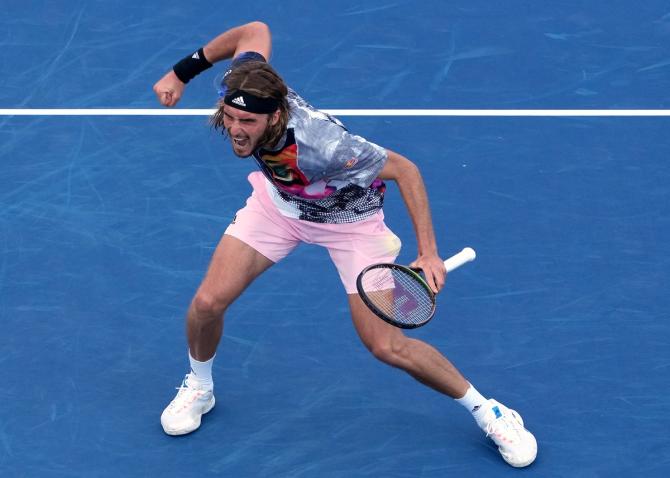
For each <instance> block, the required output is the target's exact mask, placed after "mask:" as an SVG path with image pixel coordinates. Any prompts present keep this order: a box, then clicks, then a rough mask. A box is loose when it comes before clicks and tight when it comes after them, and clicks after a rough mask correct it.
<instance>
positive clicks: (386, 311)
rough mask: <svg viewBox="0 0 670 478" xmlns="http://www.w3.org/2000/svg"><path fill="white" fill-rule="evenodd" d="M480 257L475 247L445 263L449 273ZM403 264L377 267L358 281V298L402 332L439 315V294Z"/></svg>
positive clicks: (364, 273)
mask: <svg viewBox="0 0 670 478" xmlns="http://www.w3.org/2000/svg"><path fill="white" fill-rule="evenodd" d="M475 257H477V255H476V254H475V251H474V250H473V249H472V248H471V247H466V248H465V249H463V250H462V251H461V252H459V253H458V254H456V255H454V256H452V257H450V258H449V259H447V260H446V261H444V267H445V268H446V269H447V272H451V271H453V270H454V269H456V268H458V267H460V266H462V265H463V264H465V263H466V262H470V261H473V260H474V259H475ZM418 271H419V270H418V269H412V268H410V267H407V266H401V265H399V264H373V265H371V266H368V267H366V268H365V269H363V270H362V271H361V273H360V274H359V275H358V278H357V279H356V288H357V289H358V294H359V295H360V296H361V299H363V302H364V303H365V305H367V306H368V308H369V309H370V310H371V311H372V312H374V313H375V315H377V316H378V317H379V318H380V319H382V320H384V321H386V322H388V323H389V324H391V325H395V326H396V327H400V328H402V329H415V328H417V327H421V326H422V325H425V324H427V323H428V321H429V320H430V319H432V318H433V315H435V293H434V292H433V291H432V290H431V288H430V286H429V285H428V283H427V282H426V281H425V280H424V278H423V277H422V276H421V274H419V272H418Z"/></svg>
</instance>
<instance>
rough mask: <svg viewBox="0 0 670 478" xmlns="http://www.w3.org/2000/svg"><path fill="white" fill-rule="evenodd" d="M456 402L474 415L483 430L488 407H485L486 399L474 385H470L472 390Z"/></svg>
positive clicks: (469, 389)
mask: <svg viewBox="0 0 670 478" xmlns="http://www.w3.org/2000/svg"><path fill="white" fill-rule="evenodd" d="M456 401H457V402H458V403H460V404H461V405H463V406H464V407H465V408H466V409H467V410H468V411H469V412H470V413H472V416H473V418H474V419H475V421H476V422H477V425H479V427H480V428H483V425H484V423H483V419H484V415H485V414H486V410H487V409H486V407H484V405H485V404H486V398H484V397H483V396H482V394H481V393H479V392H478V391H477V389H476V388H475V387H473V386H472V384H470V388H468V391H467V392H465V395H463V397H461V398H457V399H456Z"/></svg>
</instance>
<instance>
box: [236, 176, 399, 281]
mask: <svg viewBox="0 0 670 478" xmlns="http://www.w3.org/2000/svg"><path fill="white" fill-rule="evenodd" d="M248 179H249V182H250V183H251V185H252V186H253V188H254V190H253V192H252V194H251V197H249V199H247V204H246V206H245V207H243V208H242V209H240V210H239V211H238V212H237V215H236V216H235V219H234V220H233V222H232V224H230V225H229V226H228V228H227V229H226V231H225V234H228V235H230V236H233V237H236V238H238V239H239V240H241V241H243V242H244V243H246V244H248V245H250V246H251V247H253V248H254V249H255V250H257V251H258V252H260V253H261V254H263V255H264V256H265V257H267V258H268V259H270V260H271V261H272V262H278V261H280V260H281V259H283V258H284V257H286V256H287V255H288V254H289V252H291V251H292V250H293V249H295V247H296V246H297V245H298V244H300V243H301V242H305V243H308V244H318V245H320V246H323V247H325V248H326V249H328V253H329V254H330V258H331V259H332V261H333V263H334V264H335V267H337V271H338V272H339V274H340V279H341V280H342V283H343V284H344V288H345V290H346V291H347V294H356V293H357V291H356V277H358V274H359V273H360V272H361V271H362V270H363V269H364V268H365V267H367V266H369V265H371V264H375V263H378V262H393V261H394V260H395V258H396V257H397V256H398V253H399V252H400V239H398V237H397V236H396V235H395V234H394V233H393V232H392V231H391V230H390V229H389V228H388V227H386V224H384V213H383V212H382V211H379V212H378V213H377V214H375V215H374V216H371V217H369V218H366V219H364V220H362V221H358V222H353V223H346V224H321V223H316V222H310V221H302V220H300V219H293V218H290V217H286V216H284V215H282V214H281V213H280V212H279V211H278V210H277V207H276V206H275V205H274V203H273V202H272V199H271V198H270V196H269V194H268V191H267V189H266V187H267V185H266V181H267V180H266V179H265V177H264V176H263V174H262V173H260V172H253V173H251V174H250V175H249V178H248Z"/></svg>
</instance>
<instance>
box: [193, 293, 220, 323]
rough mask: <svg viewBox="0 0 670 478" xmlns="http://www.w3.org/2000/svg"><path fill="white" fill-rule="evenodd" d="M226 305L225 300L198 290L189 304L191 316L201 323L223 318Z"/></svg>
mask: <svg viewBox="0 0 670 478" xmlns="http://www.w3.org/2000/svg"><path fill="white" fill-rule="evenodd" d="M228 305H229V304H228V303H227V301H226V300H224V299H222V298H218V297H216V296H215V295H213V294H210V293H207V292H204V291H201V290H199V291H198V292H197V293H196V294H195V297H193V301H192V302H191V310H192V311H193V312H194V314H192V315H193V316H194V317H195V318H196V319H197V320H199V321H203V322H208V321H211V320H216V319H219V318H221V317H222V316H223V313H224V312H225V310H226V308H227V307H228Z"/></svg>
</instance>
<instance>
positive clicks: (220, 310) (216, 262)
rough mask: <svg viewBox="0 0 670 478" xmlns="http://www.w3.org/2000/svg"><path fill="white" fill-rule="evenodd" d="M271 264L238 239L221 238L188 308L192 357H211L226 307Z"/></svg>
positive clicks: (202, 358)
mask: <svg viewBox="0 0 670 478" xmlns="http://www.w3.org/2000/svg"><path fill="white" fill-rule="evenodd" d="M272 264H274V263H273V262H272V261H271V260H270V259H268V258H267V257H265V256H263V255H262V254H260V253H259V252H257V251H256V250H255V249H253V248H252V247H250V246H248V245H247V244H245V243H244V242H242V241H240V240H239V239H237V238H235V237H232V236H227V235H224V236H223V237H222V238H221V241H220V242H219V245H218V246H217V248H216V251H214V256H213V257H212V262H211V263H210V265H209V269H208V271H207V275H206V276H205V279H204V280H203V281H202V284H200V287H199V288H198V291H197V292H196V294H195V297H194V298H193V301H192V302H191V305H190V307H189V309H188V315H187V318H186V335H187V337H188V346H189V349H190V352H191V355H192V356H193V358H194V359H196V360H199V361H203V362H204V361H206V360H209V359H210V358H212V357H213V356H214V354H215V353H216V348H217V346H218V345H219V341H220V340H221V334H222V332H223V314H224V312H225V310H226V308H228V306H229V305H230V304H232V303H233V301H234V300H235V299H237V298H238V297H239V296H240V294H242V292H243V291H244V290H245V289H246V288H247V286H249V284H251V282H253V280H254V279H255V278H256V277H258V276H259V275H260V274H261V273H262V272H263V271H265V270H266V269H268V268H269V267H270V266H271V265H272Z"/></svg>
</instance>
